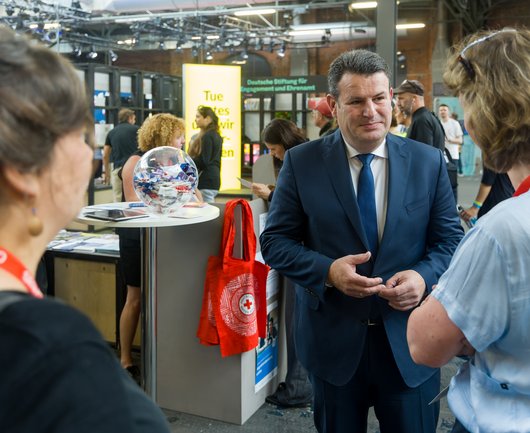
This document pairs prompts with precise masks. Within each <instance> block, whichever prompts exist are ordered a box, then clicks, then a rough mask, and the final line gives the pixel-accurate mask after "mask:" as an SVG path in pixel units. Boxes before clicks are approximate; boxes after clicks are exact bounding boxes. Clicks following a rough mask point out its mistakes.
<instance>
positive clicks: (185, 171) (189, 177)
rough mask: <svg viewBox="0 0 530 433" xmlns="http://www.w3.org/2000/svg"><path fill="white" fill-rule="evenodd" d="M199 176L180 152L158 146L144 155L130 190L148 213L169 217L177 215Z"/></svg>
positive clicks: (189, 161) (180, 150)
mask: <svg viewBox="0 0 530 433" xmlns="http://www.w3.org/2000/svg"><path fill="white" fill-rule="evenodd" d="M198 180H199V173H198V171H197V167H196V166H195V163H194V162H193V160H192V159H191V157H190V156H189V155H188V154H187V153H186V152H184V151H183V150H182V149H177V148H176V147H169V146H161V147H156V148H154V149H151V150H150V151H148V152H147V153H145V154H144V155H143V156H142V157H141V158H140V160H139V161H138V162H137V163H136V167H135V168H134V173H133V184H134V190H135V191H136V195H137V196H138V198H139V199H140V200H141V201H142V202H144V204H145V205H146V206H147V207H148V209H149V211H151V212H154V213H157V214H169V213H174V212H176V211H178V210H179V209H180V208H181V207H182V206H183V205H184V204H186V203H187V202H188V201H189V200H190V199H191V198H192V197H193V193H194V190H195V188H196V187H197V183H198Z"/></svg>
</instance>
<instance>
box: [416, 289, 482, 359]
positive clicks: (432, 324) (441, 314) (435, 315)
mask: <svg viewBox="0 0 530 433" xmlns="http://www.w3.org/2000/svg"><path fill="white" fill-rule="evenodd" d="M407 341H408V344H409V350H410V355H411V356H412V359H413V360H414V362H415V363H417V364H422V365H428V366H429V367H435V368H437V367H441V366H443V365H445V364H447V363H448V362H449V361H450V360H451V359H452V358H453V357H454V356H457V355H472V354H473V353H475V349H474V348H473V347H472V346H471V345H470V344H469V342H468V341H467V340H466V337H465V336H464V334H463V333H462V331H461V330H460V329H459V328H458V327H457V326H456V325H455V324H454V323H453V322H452V321H451V319H449V316H448V315H447V312H446V311H445V308H444V307H443V305H442V304H441V303H440V302H438V300H437V299H436V298H433V297H432V296H429V297H427V298H426V299H425V301H424V302H423V303H422V304H421V305H420V306H419V307H418V308H416V309H415V310H414V311H413V312H412V313H411V315H410V317H409V321H408V325H407Z"/></svg>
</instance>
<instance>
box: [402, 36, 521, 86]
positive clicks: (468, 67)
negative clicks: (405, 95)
mask: <svg viewBox="0 0 530 433" xmlns="http://www.w3.org/2000/svg"><path fill="white" fill-rule="evenodd" d="M516 31H517V30H515V29H502V30H499V31H498V32H494V33H491V34H489V35H486V36H483V37H481V38H478V39H477V40H475V41H473V42H471V43H469V44H468V45H466V46H465V47H464V49H463V50H462V51H460V54H459V55H458V61H459V62H460V63H461V65H462V66H463V68H464V69H465V70H466V73H467V75H468V77H469V79H470V80H472V79H474V78H475V69H474V68H473V65H472V64H471V62H470V61H469V60H468V59H467V58H466V56H465V54H466V51H467V50H469V49H470V48H471V47H474V46H475V45H478V44H481V43H482V42H484V41H487V40H488V39H491V38H493V37H494V36H496V35H498V34H499V33H506V32H516ZM411 84H412V83H411Z"/></svg>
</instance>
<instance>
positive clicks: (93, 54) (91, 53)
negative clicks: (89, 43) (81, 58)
mask: <svg viewBox="0 0 530 433" xmlns="http://www.w3.org/2000/svg"><path fill="white" fill-rule="evenodd" d="M97 56H98V52H97V51H96V49H95V48H94V47H92V48H91V50H90V51H89V52H88V53H87V55H86V57H87V59H90V60H94V59H95V58H96V57H97Z"/></svg>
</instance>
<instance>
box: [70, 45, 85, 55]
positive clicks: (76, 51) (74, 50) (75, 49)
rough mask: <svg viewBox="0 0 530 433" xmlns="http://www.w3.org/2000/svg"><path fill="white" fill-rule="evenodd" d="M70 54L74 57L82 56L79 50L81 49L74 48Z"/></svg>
mask: <svg viewBox="0 0 530 433" xmlns="http://www.w3.org/2000/svg"><path fill="white" fill-rule="evenodd" d="M72 54H73V55H74V56H75V57H81V54H83V50H82V49H81V47H74V49H73V50H72Z"/></svg>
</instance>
